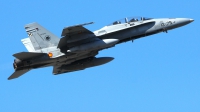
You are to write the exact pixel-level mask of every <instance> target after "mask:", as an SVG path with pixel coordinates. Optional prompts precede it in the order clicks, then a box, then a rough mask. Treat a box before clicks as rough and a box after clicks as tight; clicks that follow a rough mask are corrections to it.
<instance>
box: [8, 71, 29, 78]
mask: <svg viewBox="0 0 200 112" xmlns="http://www.w3.org/2000/svg"><path fill="white" fill-rule="evenodd" d="M28 71H30V70H28V69H25V70H19V71H15V72H14V73H13V74H12V75H11V76H10V77H9V78H8V80H11V79H15V78H18V77H20V76H22V75H23V74H25V73H26V72H28Z"/></svg>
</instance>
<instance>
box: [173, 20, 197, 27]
mask: <svg viewBox="0 0 200 112" xmlns="http://www.w3.org/2000/svg"><path fill="white" fill-rule="evenodd" d="M193 21H194V19H190V18H176V23H177V25H179V26H184V25H187V24H189V23H191V22H193Z"/></svg>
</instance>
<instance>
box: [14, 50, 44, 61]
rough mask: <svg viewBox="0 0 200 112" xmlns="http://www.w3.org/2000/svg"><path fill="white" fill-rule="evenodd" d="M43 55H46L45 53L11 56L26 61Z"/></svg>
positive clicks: (23, 53)
mask: <svg viewBox="0 0 200 112" xmlns="http://www.w3.org/2000/svg"><path fill="white" fill-rule="evenodd" d="M45 55H47V53H35V52H20V53H16V54H13V56H14V57H16V58H17V59H20V60H28V59H31V58H36V57H41V56H45Z"/></svg>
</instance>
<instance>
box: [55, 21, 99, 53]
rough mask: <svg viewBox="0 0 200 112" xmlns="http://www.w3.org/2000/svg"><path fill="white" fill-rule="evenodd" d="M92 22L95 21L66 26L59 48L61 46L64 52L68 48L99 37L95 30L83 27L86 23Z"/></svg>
mask: <svg viewBox="0 0 200 112" xmlns="http://www.w3.org/2000/svg"><path fill="white" fill-rule="evenodd" d="M92 23H93V22H90V23H85V24H80V25H75V26H70V27H66V28H64V29H63V31H62V34H61V36H62V38H61V39H60V41H59V44H58V48H60V49H61V51H62V52H63V51H66V50H68V48H71V47H74V46H77V45H81V44H84V43H88V42H91V41H94V40H97V39H99V38H97V37H96V36H95V35H94V33H93V32H91V31H90V30H88V29H86V28H85V27H83V26H84V25H88V24H92Z"/></svg>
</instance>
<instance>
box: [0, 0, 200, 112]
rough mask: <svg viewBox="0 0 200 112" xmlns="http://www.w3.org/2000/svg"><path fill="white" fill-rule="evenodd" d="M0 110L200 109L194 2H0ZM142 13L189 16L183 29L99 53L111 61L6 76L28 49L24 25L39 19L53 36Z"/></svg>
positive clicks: (199, 37)
mask: <svg viewBox="0 0 200 112" xmlns="http://www.w3.org/2000/svg"><path fill="white" fill-rule="evenodd" d="M0 15H1V16H0V22H1V23H0V30H1V31H0V42H1V44H0V47H1V53H0V54H1V55H0V59H1V61H0V112H200V22H199V20H200V2H199V0H189V1H188V0H171V1H163V0H146V1H144V0H122V1H116V0H97V1H92V0H71V1H69V0H51V1H43V0H35V1H33V0H28V1H27V0H1V1H0ZM130 16H144V17H152V18H164V17H167V18H168V17H169V18H175V17H183V18H193V19H194V20H195V21H194V22H193V23H191V24H189V25H186V26H184V27H181V28H178V29H175V30H171V31H169V32H168V33H167V34H166V33H160V34H156V35H153V36H148V37H146V38H141V39H138V40H135V41H134V42H133V43H132V42H131V41H130V42H127V43H123V44H120V45H117V46H116V47H114V48H111V49H107V50H104V51H101V52H100V54H99V55H98V57H101V56H102V57H103V56H110V57H115V60H113V61H112V62H110V63H108V64H105V65H102V66H99V67H94V68H89V69H86V70H83V71H78V72H73V73H68V74H61V75H58V76H54V75H52V67H48V68H43V69H37V70H32V71H30V72H28V73H26V74H25V75H23V76H22V77H20V78H18V79H14V80H10V81H8V80H7V78H8V77H9V76H10V75H11V74H12V73H13V72H14V69H13V66H12V63H13V60H14V57H12V54H14V53H17V52H21V51H27V50H26V48H25V47H24V46H23V44H22V43H21V41H20V40H21V39H23V38H26V37H27V34H26V32H25V30H24V25H25V24H28V23H31V22H38V23H39V24H41V25H42V26H44V27H45V28H47V29H48V30H50V31H51V32H53V33H54V34H55V35H57V36H59V37H60V35H61V32H62V29H63V28H64V27H66V26H70V25H75V24H80V23H85V22H91V21H94V22H95V24H93V25H89V26H87V28H88V29H90V30H92V31H94V30H97V29H99V28H101V27H103V26H105V25H107V24H109V23H111V22H113V21H115V20H118V19H121V18H124V17H130Z"/></svg>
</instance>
